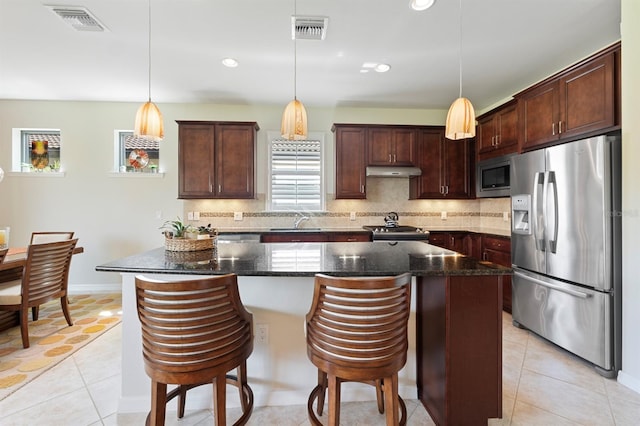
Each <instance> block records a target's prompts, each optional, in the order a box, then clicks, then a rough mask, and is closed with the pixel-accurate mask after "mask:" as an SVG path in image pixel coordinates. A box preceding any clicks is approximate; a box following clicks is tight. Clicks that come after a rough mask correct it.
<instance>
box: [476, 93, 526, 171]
mask: <svg viewBox="0 0 640 426" xmlns="http://www.w3.org/2000/svg"><path fill="white" fill-rule="evenodd" d="M517 106H518V104H517V101H516V100H512V101H510V102H508V103H506V104H504V105H502V106H500V107H499V108H497V109H495V110H492V111H489V112H488V113H486V114H483V115H481V116H479V117H478V126H477V131H476V144H477V151H478V159H480V160H486V159H488V158H493V157H497V156H500V155H505V154H511V153H514V152H517V151H518V109H517Z"/></svg>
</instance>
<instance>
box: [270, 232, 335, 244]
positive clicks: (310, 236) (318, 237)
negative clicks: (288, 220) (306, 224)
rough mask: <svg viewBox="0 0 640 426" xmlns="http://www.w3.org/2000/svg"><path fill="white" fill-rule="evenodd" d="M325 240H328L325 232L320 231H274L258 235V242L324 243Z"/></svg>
mask: <svg viewBox="0 0 640 426" xmlns="http://www.w3.org/2000/svg"><path fill="white" fill-rule="evenodd" d="M327 241H329V238H328V237H327V234H325V233H322V232H288V233H278V232H276V233H268V234H262V235H261V236H260V242H263V243H301V242H305V243H325V242H327Z"/></svg>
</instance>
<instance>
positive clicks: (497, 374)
mask: <svg viewBox="0 0 640 426" xmlns="http://www.w3.org/2000/svg"><path fill="white" fill-rule="evenodd" d="M501 311H502V276H449V277H423V278H421V279H420V280H419V282H418V283H417V317H418V318H417V328H416V330H417V333H418V335H417V342H418V358H417V359H418V395H419V398H420V400H421V401H422V403H423V404H424V406H425V408H426V409H427V411H428V412H429V414H430V415H431V416H432V418H433V420H434V421H435V422H436V423H437V424H485V423H486V420H487V419H488V418H496V417H502V312H501Z"/></svg>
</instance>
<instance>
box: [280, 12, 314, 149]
mask: <svg viewBox="0 0 640 426" xmlns="http://www.w3.org/2000/svg"><path fill="white" fill-rule="evenodd" d="M291 19H292V35H293V100H292V101H291V102H289V103H288V104H287V106H286V107H285V109H284V113H283V114H282V125H281V126H280V134H281V135H282V137H283V138H284V139H287V140H305V139H307V133H308V131H307V110H306V109H305V108H304V105H303V104H302V102H300V101H299V100H298V98H297V97H296V77H297V75H296V68H297V59H298V58H297V48H296V47H297V46H296V39H297V37H296V24H295V22H296V0H294V1H293V17H292V18H291Z"/></svg>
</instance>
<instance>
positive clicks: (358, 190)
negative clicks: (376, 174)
mask: <svg viewBox="0 0 640 426" xmlns="http://www.w3.org/2000/svg"><path fill="white" fill-rule="evenodd" d="M332 130H333V131H334V133H335V139H336V199H364V198H367V192H366V186H365V185H366V167H367V166H366V163H365V161H366V152H367V150H366V133H367V129H366V127H365V126H352V125H338V124H335V125H334V126H333V129H332Z"/></svg>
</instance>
